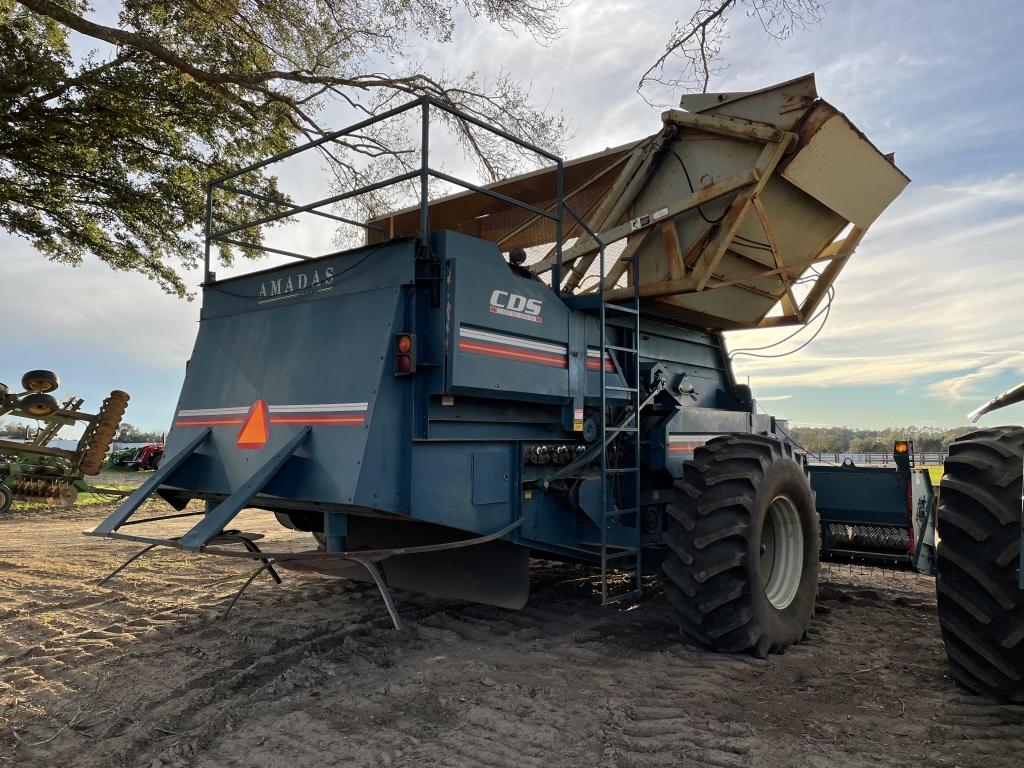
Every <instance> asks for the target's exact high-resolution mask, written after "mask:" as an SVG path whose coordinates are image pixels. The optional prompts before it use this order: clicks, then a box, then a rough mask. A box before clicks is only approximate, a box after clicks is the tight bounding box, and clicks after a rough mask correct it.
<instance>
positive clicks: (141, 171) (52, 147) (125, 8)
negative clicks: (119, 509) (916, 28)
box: [0, 0, 824, 295]
mask: <svg viewBox="0 0 1024 768" xmlns="http://www.w3.org/2000/svg"><path fill="white" fill-rule="evenodd" d="M694 1H695V2H696V4H697V7H696V10H695V11H694V13H693V15H692V16H691V17H690V19H689V21H687V22H680V23H677V24H676V27H675V29H674V31H673V33H672V35H671V36H670V39H669V40H668V42H667V44H666V46H665V49H664V52H663V53H662V55H661V56H659V57H658V59H657V60H656V61H655V62H654V64H653V65H652V66H651V67H650V68H649V69H648V70H647V71H646V72H645V73H644V75H643V76H642V77H641V80H640V83H639V89H643V88H644V86H645V85H647V84H649V83H652V82H657V83H660V84H663V85H668V86H670V87H672V88H683V89H686V90H706V89H707V86H708V83H709V81H710V79H711V77H712V76H713V75H714V74H715V73H716V72H718V71H720V69H721V66H722V59H721V58H720V54H721V44H722V41H723V39H724V37H725V25H726V22H727V19H728V18H729V16H730V15H731V14H733V13H735V12H738V11H741V10H743V11H745V12H746V13H747V14H749V15H751V16H754V17H756V18H757V19H758V20H759V21H760V23H761V25H762V27H763V28H764V31H765V33H767V34H768V35H769V36H771V37H772V38H774V39H776V40H782V39H785V38H786V37H788V36H789V35H790V34H791V33H792V32H793V31H794V30H795V29H799V28H801V27H803V26H806V25H808V24H811V23H817V22H819V21H820V20H821V19H822V17H823V15H824V3H823V2H822V0H694ZM567 3H568V0H180V1H179V2H166V0H122V2H120V3H119V4H117V5H116V6H115V8H114V10H115V11H116V16H115V18H113V19H111V18H107V17H106V16H104V17H100V16H98V15H97V13H96V12H95V11H94V9H93V8H92V7H91V6H90V5H89V3H88V2H87V0H0V51H3V56H0V228H3V229H5V230H7V231H8V232H11V233H14V234H16V235H19V236H21V237H23V238H25V239H27V240H28V241H29V242H30V243H31V244H32V245H33V246H34V247H35V248H36V249H37V250H38V251H40V252H41V253H42V254H44V255H45V256H46V257H48V258H50V259H52V260H54V261H58V262H63V263H68V264H79V263H81V262H82V260H83V259H84V258H86V257H88V256H92V257H96V258H98V259H100V260H101V261H103V262H105V263H106V264H108V265H109V266H110V267H112V268H114V269H116V270H126V271H137V272H141V273H143V274H145V275H147V276H148V277H150V278H151V279H153V280H155V281H156V282H157V283H158V284H159V285H160V286H161V287H163V288H164V290H166V291H168V292H171V293H176V294H178V295H184V294H185V293H186V288H185V283H184V281H183V279H182V277H181V269H182V268H193V267H195V266H197V265H198V262H199V260H200V258H201V255H202V249H201V243H200V237H199V233H200V229H201V224H202V221H203V218H204V214H205V210H204V200H203V188H204V184H205V181H206V180H207V179H208V178H210V177H212V176H216V175H219V174H221V173H224V172H226V171H229V170H231V169H235V168H238V167H241V166H244V165H247V164H249V163H251V162H253V161H254V160H257V159H260V158H263V157H266V156H268V155H271V154H274V153H276V152H278V151H280V150H282V149H284V148H286V147H287V146H289V145H291V144H293V143H294V142H295V141H296V140H297V139H299V138H314V137H317V136H321V135H323V134H324V132H325V126H324V125H322V124H321V115H322V113H323V110H324V108H325V106H327V105H328V104H330V103H334V104H340V105H343V106H344V107H345V108H347V109H349V110H350V111H352V112H354V113H356V114H363V115H372V114H379V113H380V112H381V111H383V110H385V109H388V108H389V107H392V106H394V105H395V104H396V103H398V102H399V101H401V100H405V99H408V98H411V97H415V96H419V95H423V94H429V95H431V96H433V97H436V98H438V99H440V100H442V101H445V102H447V103H449V104H451V105H453V106H456V107H458V108H460V109H462V110H464V111H466V112H469V113H470V114H473V115H475V116H477V117H479V118H482V119H483V120H485V121H486V122H489V123H491V124H494V125H497V126H498V127H500V128H503V129H505V130H506V131H508V132H510V133H512V134H515V135H517V136H519V137H521V138H523V139H526V140H528V141H531V142H533V143H535V144H538V145H542V146H547V147H549V148H552V149H557V148H558V146H559V143H560V140H561V138H562V137H563V135H564V132H565V127H566V125H565V121H564V119H563V118H562V116H561V114H559V113H557V112H554V113H553V112H551V111H550V110H548V109H546V108H543V107H537V106H535V105H534V104H533V103H532V101H531V98H530V92H529V89H527V88H525V87H523V86H521V85H519V84H518V83H517V82H516V81H515V80H514V79H513V78H512V76H511V75H510V74H509V73H505V72H502V73H500V74H499V75H498V76H497V77H494V78H491V79H490V80H487V79H485V78H483V77H481V76H480V75H479V74H478V73H477V72H475V71H472V70H471V71H468V72H463V73H461V74H456V75H446V74H443V73H431V72H429V71H425V69H424V68H423V67H422V66H418V65H417V64H414V63H412V62H411V61H410V60H409V58H408V55H407V50H408V49H409V47H410V44H411V43H416V42H421V41H428V42H431V43H446V42H450V41H451V40H452V39H453V35H454V32H455V25H456V20H457V19H458V18H459V17H460V14H461V15H462V16H466V15H469V16H472V17H474V18H480V19H484V20H487V21H489V22H491V23H493V24H496V25H498V26H500V27H502V28H504V29H508V30H523V31H526V32H527V33H529V34H531V35H532V36H533V37H534V38H535V39H536V40H537V41H538V42H539V43H540V44H547V43H550V42H551V41H552V40H554V39H555V38H556V37H557V36H558V34H559V33H560V32H561V29H560V27H559V25H558V13H559V11H560V10H561V9H562V7H563V6H564V5H566V4H567ZM442 117H444V116H442ZM446 119H447V120H448V122H449V125H450V126H451V127H452V128H453V130H454V132H455V134H456V136H457V137H458V139H459V140H460V141H461V143H462V145H463V148H464V149H465V150H466V151H467V152H468V154H469V155H470V156H471V157H472V158H474V159H475V160H476V161H477V162H478V164H479V167H480V168H481V170H482V171H483V172H484V173H485V175H487V176H489V177H490V178H492V179H496V178H500V177H503V176H507V175H509V174H510V173H511V172H513V171H515V170H517V169H518V168H519V167H520V166H521V165H522V163H523V160H524V157H523V153H522V152H521V151H520V150H518V149H517V148H516V147H515V146H514V145H510V144H508V143H505V142H502V141H501V140H497V139H495V137H494V136H493V135H491V134H488V133H486V132H482V131H480V130H478V129H476V128H474V127H473V126H472V125H471V124H469V123H467V122H464V121H459V120H456V119H453V118H450V117H448V118H446ZM322 151H323V153H324V154H325V156H326V159H327V165H328V167H329V168H330V169H331V170H332V171H333V173H334V174H335V179H334V184H335V186H336V187H339V188H344V189H349V188H351V187H352V186H354V185H355V184H357V183H360V182H365V181H369V180H373V178H375V177H378V178H379V175H380V174H383V173H385V172H388V171H390V170H392V169H393V168H394V167H395V166H402V165H408V164H409V163H411V162H412V160H413V158H414V156H413V154H412V147H411V146H410V141H409V135H408V133H407V132H406V131H404V130H402V129H401V127H398V128H396V127H394V126H381V127H378V128H375V129H367V130H366V131H363V132H361V133H359V134H357V135H353V136H350V137H347V138H346V139H345V140H339V141H337V142H333V143H331V144H328V145H325V146H324V147H323V148H322ZM368 159H372V160H374V161H375V162H374V163H373V164H372V165H371V166H370V168H371V170H368V165H367V161H368ZM240 185H241V186H244V187H246V189H247V191H249V192H253V193H256V194H257V195H260V197H244V196H237V195H236V196H232V197H229V198H225V199H219V200H218V224H221V225H223V226H225V227H229V226H232V225H235V224H238V223H241V222H243V221H246V220H252V219H253V218H259V217H262V216H265V215H267V214H269V213H271V212H274V211H278V212H279V211H280V210H281V208H280V207H279V205H278V204H276V203H274V202H272V201H273V200H274V199H285V198H284V197H283V196H282V195H281V193H280V190H278V188H277V184H276V180H275V179H274V178H273V177H270V176H267V175H261V174H250V175H248V176H247V177H246V179H245V181H244V183H241V184H240ZM243 234H244V235H245V237H244V240H243V241H242V242H250V243H260V242H261V234H262V233H261V232H259V231H254V230H247V231H245V232H244V233H243ZM218 250H219V254H218V256H219V259H220V261H221V263H230V262H231V261H232V259H233V258H234V256H235V251H236V250H240V252H241V253H242V254H243V255H244V256H256V255H258V251H256V250H255V249H253V248H247V247H245V246H244V245H243V246H240V247H239V248H235V249H234V250H233V247H232V246H230V245H224V244H221V245H219V246H218Z"/></svg>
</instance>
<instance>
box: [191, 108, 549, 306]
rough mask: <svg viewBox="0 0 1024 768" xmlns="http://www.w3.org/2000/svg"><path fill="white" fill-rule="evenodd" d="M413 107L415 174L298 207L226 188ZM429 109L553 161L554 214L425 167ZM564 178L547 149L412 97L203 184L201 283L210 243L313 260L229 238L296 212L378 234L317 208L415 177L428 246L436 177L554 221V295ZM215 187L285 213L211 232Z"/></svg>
mask: <svg viewBox="0 0 1024 768" xmlns="http://www.w3.org/2000/svg"><path fill="white" fill-rule="evenodd" d="M416 108H419V109H420V110H421V139H420V165H419V168H417V169H415V170H410V171H407V172H406V173H400V174H397V175H395V176H391V177H390V178H387V179H384V180H382V181H377V182H374V183H372V184H367V185H364V186H361V187H357V188H355V189H352V190H349V191H346V192H342V193H340V194H336V195H331V196H330V197H325V198H323V199H321V200H316V201H314V202H312V203H306V204H304V205H297V204H294V203H291V202H289V201H287V200H283V199H280V198H275V197H271V196H269V195H263V194H259V193H256V192H252V191H249V190H244V189H241V188H240V187H237V186H235V185H232V184H228V182H231V181H234V180H236V179H238V178H239V177H241V176H244V175H245V174H247V173H252V172H253V171H258V170H260V169H262V168H266V167H267V166H269V165H272V164H274V163H277V162H280V161H282V160H286V159H287V158H290V157H294V156H295V155H298V154H300V153H302V152H306V151H308V150H311V149H315V148H317V147H321V146H323V145H325V144H329V143H331V142H333V141H336V140H337V139H340V138H342V137H344V136H349V135H351V134H354V133H356V132H357V131H361V130H363V129H364V128H368V127H369V126H371V125H374V124H376V123H380V122H382V121H384V120H388V119H390V118H393V117H397V116H398V115H401V114H403V113H405V112H409V111H410V110H413V109H416ZM432 108H434V109H439V110H441V111H443V112H447V113H448V114H450V115H452V116H454V117H455V118H457V119H459V120H462V121H464V122H466V123H469V124H470V125H474V126H476V127H477V128H480V129H482V130H485V131H489V132H491V133H493V134H494V135H496V136H499V137H501V138H503V139H505V140H506V141H510V142H512V143H513V144H516V145H518V146H520V147H522V148H524V149H526V150H529V151H531V152H535V153H536V154H538V155H540V156H541V157H544V158H547V159H548V160H551V161H552V162H553V163H555V167H556V174H555V178H556V192H555V196H556V204H555V209H554V211H550V210H544V209H543V208H539V207H537V206H535V205H531V204H530V203H526V202H523V201H521V200H516V199H515V198H512V197H509V196H508V195H503V194H501V193H500V192H496V191H494V190H491V189H488V188H487V187H483V186H480V185H477V184H473V183H471V182H469V181H466V180H464V179H460V178H457V177H455V176H451V175H449V174H447V173H443V172H441V171H438V170H436V169H433V168H431V167H430V162H429V157H430V113H431V109H432ZM564 175H565V169H564V162H563V160H562V158H561V157H559V156H558V155H555V154H553V153H551V152H549V151H547V150H546V149H543V148H541V147H538V146H536V145H535V144H532V143H530V142H528V141H525V140H523V139H520V138H518V137H517V136H513V135H512V134H511V133H508V132H507V131H505V130H502V129H501V128H498V127H496V126H493V125H489V124H488V123H486V122H484V121H483V120H481V119H480V118H478V117H475V116H474V115H470V114H468V113H467V112H465V111H463V110H461V109H458V108H456V107H453V106H452V105H450V104H446V103H444V102H442V101H439V100H438V99H436V98H434V97H432V96H421V97H419V98H417V99H415V100H413V101H410V102H407V103H405V104H403V105H401V106H398V107H395V108H394V109H389V110H387V111H385V112H381V113H380V114H377V115H374V116H372V117H369V118H367V119H366V120H362V121H360V122H358V123H354V124H353V125H350V126H348V127H347V128H342V129H341V130H338V131H332V132H331V133H327V134H325V135H323V136H321V137H320V138H318V139H314V140H312V141H309V142H307V143H305V144H301V145H299V146H296V147H293V148H292V149H289V150H286V151H284V152H280V153H278V154H276V155H273V156H272V157H268V158H266V159H265V160H260V161H259V162H256V163H253V164H251V165H248V166H246V167H245V168H241V169H239V170H237V171H232V172H231V173H227V174H224V175H223V176H219V177H217V178H215V179H212V180H210V181H209V182H207V185H206V225H205V254H204V270H203V274H204V282H205V283H206V284H210V283H213V282H215V275H214V273H213V272H212V271H211V269H210V247H211V245H212V244H213V243H225V244H228V245H234V246H237V247H242V248H251V249H254V250H257V251H261V252H264V253H270V254H275V255H280V256H289V257H292V258H296V259H302V260H309V259H313V258H316V257H314V256H309V255H306V254H301V253H295V252H292V251H286V250H282V249H280V248H271V247H269V246H265V245H263V244H261V243H252V242H246V241H244V240H239V239H237V238H233V237H230V236H231V235H234V234H236V233H239V232H243V231H244V230H247V229H251V228H253V227H259V226H262V225H264V224H270V223H272V222H276V221H281V220H282V219H286V218H290V217H292V216H296V215H298V214H302V213H310V214H313V215H316V216H320V217H323V218H328V219H332V220H334V221H337V222H339V223H343V224H348V225H353V226H357V227H362V228H363V229H367V230H374V231H379V232H383V229H381V228H380V227H376V226H374V225H372V224H367V223H364V222H359V221H355V220H353V219H349V218H345V217H343V216H338V215H335V214H333V213H329V212H327V211H323V210H321V209H322V208H324V207H326V206H329V205H333V204H335V203H340V202H342V201H344V200H348V199H350V198H353V197H357V196H359V195H364V194H367V193H370V192H375V191H377V190H380V189H384V188H386V187H390V186H394V185H396V184H401V183H403V182H407V181H411V180H413V179H417V178H418V179H419V181H420V189H419V209H420V211H419V212H420V223H419V230H420V231H419V237H420V242H421V243H423V244H425V245H428V244H429V242H430V211H429V208H430V199H429V194H428V186H429V181H430V178H431V177H433V178H435V179H439V180H441V181H445V182H448V183H449V184H454V185H456V186H459V187H462V188H464V189H468V190H471V191H473V192H478V193H480V194H482V195H486V196H488V197H492V198H494V199H496V200H500V201H502V202H504V203H507V204H509V205H514V206H516V207H518V208H522V209H523V210H526V211H529V212H530V213H533V214H534V215H536V216H542V217H544V218H547V219H551V220H552V221H553V222H554V226H555V249H556V250H555V253H556V261H555V265H554V267H553V269H552V281H551V282H552V286H553V287H554V289H555V291H556V292H557V291H559V288H560V286H561V276H562V274H561V268H562V241H563V226H562V222H563V218H564V215H565V196H564ZM217 189H219V190H223V191H225V192H228V193H230V194H240V195H243V196H246V197H249V198H252V199H255V200H259V201H261V202H265V203H271V204H275V205H281V206H283V207H285V208H286V210H283V211H281V212H280V213H274V214H269V215H267V216H262V217H260V218H257V219H253V220H252V221H246V222H243V223H241V224H235V225H232V226H229V227H224V228H222V229H216V230H215V229H214V228H213V217H214V205H213V193H214V190H217Z"/></svg>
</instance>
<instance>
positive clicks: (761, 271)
mask: <svg viewBox="0 0 1024 768" xmlns="http://www.w3.org/2000/svg"><path fill="white" fill-rule="evenodd" d="M682 107H683V108H682V109H670V110H667V111H665V112H664V113H663V114H662V116H661V117H662V124H663V125H662V129H661V130H660V131H659V132H658V133H657V134H655V135H653V136H650V137H648V138H645V139H642V140H640V141H637V142H633V143H631V144H627V145H623V146H620V147H616V148H614V149H609V150H606V151H605V152H601V153H598V154H595V155H590V156H588V157H584V158H581V159H579V160H576V161H572V162H568V163H566V164H565V170H564V173H565V178H564V182H563V183H564V188H565V203H566V204H567V205H568V206H569V207H570V208H571V209H572V210H574V211H576V212H577V213H579V214H580V218H581V219H582V220H583V222H585V224H586V225H587V226H588V227H589V228H590V229H591V230H593V231H594V232H596V233H597V235H598V238H599V240H600V241H601V243H602V244H603V245H604V246H605V248H606V266H607V275H608V277H607V279H606V281H605V285H606V286H607V287H606V290H605V298H606V299H608V300H618V299H624V298H628V297H629V296H631V295H632V293H633V289H632V287H631V286H629V285H626V283H627V272H628V271H630V270H628V268H627V265H628V264H629V263H630V262H631V259H634V258H635V259H638V264H639V282H640V291H639V292H640V296H641V299H642V300H643V309H644V313H645V314H647V315H657V316H661V317H664V318H666V319H670V320H676V321H681V322H685V323H687V324H688V325H692V326H697V327H701V328H706V329H709V330H733V329H741V328H764V327H774V326H782V325H799V324H803V323H806V322H808V321H809V320H810V319H811V317H812V316H813V315H814V313H815V310H816V309H817V308H818V306H819V304H820V303H821V301H822V299H823V298H824V297H825V296H826V294H827V292H828V289H829V287H830V286H831V285H832V283H833V282H834V281H835V279H836V277H837V276H838V275H839V272H840V271H841V270H842V269H843V267H844V266H845V265H846V263H847V261H848V260H849V258H850V256H851V255H852V254H853V252H854V250H855V249H856V248H857V246H858V244H859V243H860V241H861V239H862V238H863V237H864V235H865V233H866V232H867V230H868V228H869V227H870V226H871V224H872V223H873V222H874V221H875V219H876V218H877V217H878V216H879V215H880V214H881V213H882V211H884V210H885V208H886V207H887V206H888V205H889V204H890V203H891V202H892V201H893V200H895V199H896V197H897V196H898V195H899V194H900V192H901V191H902V190H903V189H904V187H906V185H907V184H908V183H909V181H910V180H909V179H908V178H907V177H906V175H904V174H903V173H902V172H901V171H900V170H899V169H898V168H897V167H896V165H895V164H894V162H893V158H892V156H891V155H884V154H883V153H882V152H880V151H879V150H878V149H877V148H876V147H875V146H874V145H873V144H872V143H871V142H870V141H868V139H867V138H866V137H865V136H864V134H863V133H861V132H860V131H859V130H858V129H857V128H856V127H855V126H854V125H853V123H851V122H850V120H849V119H848V118H847V117H846V116H845V115H844V114H842V113H841V112H839V110H837V109H836V108H835V107H833V106H832V105H831V104H829V103H828V102H826V101H824V100H822V99H820V98H819V97H818V95H817V91H816V89H815V84H814V76H813V75H807V76H804V77H800V78H797V79H795V80H791V81H789V82H786V83H781V84H779V85H774V86H771V87H769V88H764V89H762V90H758V91H751V92H741V93H719V94H698V95H690V96H685V97H683V100H682ZM556 174H557V170H556V169H549V170H544V171H536V172H533V173H528V174H524V175H522V176H519V177H516V178H514V179H508V180H506V181H501V182H498V183H496V184H494V185H491V186H490V187H488V189H490V190H493V191H495V192H498V193H499V194H503V195H507V196H510V197H515V198H516V199H517V200H525V201H526V202H529V203H530V204H531V205H533V206H535V207H537V208H540V209H543V210H545V211H553V210H555V208H556V205H557V195H556ZM417 216H418V209H409V210H407V211H400V212H397V213H395V214H391V215H388V216H385V217H381V218H379V219H377V220H375V221H373V222H370V223H371V224H372V225H374V226H377V227H379V228H381V229H383V230H384V231H386V232H387V233H388V234H389V235H390V236H393V235H398V234H405V233H407V234H413V233H414V232H415V227H416V226H417V223H418V219H417ZM430 220H431V223H432V226H443V227H444V228H447V229H454V230H456V231H460V232H464V233H466V234H471V235H474V236H477V237H482V238H485V239H488V240H492V241H494V242H495V243H497V244H498V247H499V248H501V249H502V250H503V251H510V250H512V249H516V248H531V247H533V248H538V249H539V248H540V247H542V246H546V251H542V252H541V254H540V258H539V260H537V261H535V262H534V263H533V264H532V265H531V266H530V269H531V270H533V271H534V272H535V273H536V274H538V275H545V274H547V273H556V274H559V276H560V277H559V284H560V287H561V289H562V292H563V293H565V294H569V295H584V294H590V293H594V292H595V291H596V290H597V284H596V280H595V279H594V275H596V273H597V265H596V261H597V257H598V251H599V247H600V246H599V244H598V242H596V241H595V240H594V239H593V238H591V237H589V236H588V235H586V234H584V229H583V227H582V225H580V224H578V223H576V222H575V221H572V220H571V219H570V218H568V217H567V218H566V220H565V222H564V227H565V229H564V237H565V238H567V239H571V238H576V240H575V242H573V243H572V244H571V245H570V244H569V243H566V246H567V247H565V248H564V249H563V251H562V253H561V259H560V260H559V255H558V249H557V248H556V247H555V245H554V242H555V237H554V225H553V224H552V222H551V221H550V220H548V219H545V218H544V217H542V216H539V215H537V214H531V213H530V212H529V211H524V210H523V209H521V208H516V207H515V206H511V205H507V204H504V203H502V202H501V201H500V200H495V199H494V198H489V197H487V196H485V195H483V194H481V193H479V192H467V193H462V194H458V195H452V196H450V197H446V198H443V199H441V200H437V201H435V202H433V203H431V205H430ZM380 237H382V235H379V234H377V233H373V234H371V240H374V239H376V238H380ZM556 262H558V263H557V264H556ZM556 267H557V269H556ZM819 268H820V269H819ZM812 270H813V271H812ZM798 280H799V281H801V283H802V284H803V285H804V286H805V287H804V288H803V290H801V291H799V292H797V291H795V290H794V284H795V283H796V282H797V281H798ZM808 284H810V285H808Z"/></svg>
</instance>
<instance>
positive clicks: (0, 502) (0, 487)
mask: <svg viewBox="0 0 1024 768" xmlns="http://www.w3.org/2000/svg"><path fill="white" fill-rule="evenodd" d="M13 503H14V491H12V490H11V489H10V488H8V487H7V486H6V485H4V484H3V483H0V515H6V514H7V512H8V510H10V508H11V504H13Z"/></svg>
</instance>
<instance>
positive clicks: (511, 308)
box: [491, 290, 544, 323]
mask: <svg viewBox="0 0 1024 768" xmlns="http://www.w3.org/2000/svg"><path fill="white" fill-rule="evenodd" d="M542 305H543V302H542V301H541V300H540V299H528V298H526V297H525V296H520V295H519V294H518V293H509V292H508V291H502V290H497V291H495V292H494V293H492V294H491V314H492V315H505V316H506V317H514V318H516V319H517V320H529V321H530V322H531V323H543V322H544V318H542V317H541V316H540V311H541V308H542Z"/></svg>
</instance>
